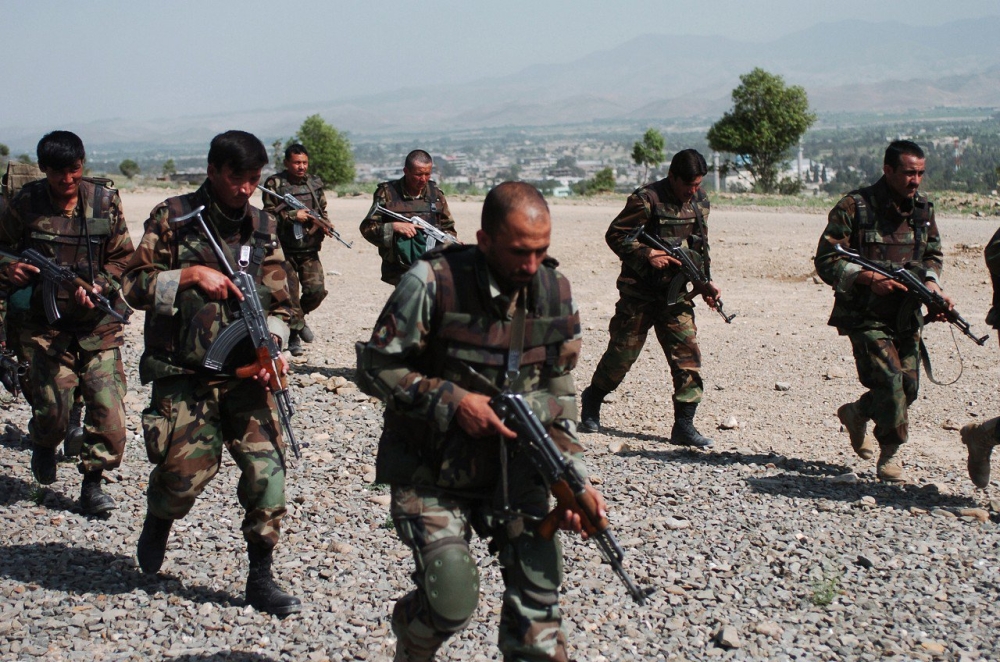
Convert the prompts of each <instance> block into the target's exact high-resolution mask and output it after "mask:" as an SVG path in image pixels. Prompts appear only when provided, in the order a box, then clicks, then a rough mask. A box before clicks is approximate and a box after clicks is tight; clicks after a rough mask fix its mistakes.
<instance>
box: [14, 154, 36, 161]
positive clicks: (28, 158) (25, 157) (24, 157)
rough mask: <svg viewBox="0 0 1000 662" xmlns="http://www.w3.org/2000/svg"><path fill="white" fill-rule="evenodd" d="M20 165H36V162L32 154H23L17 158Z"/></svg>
mask: <svg viewBox="0 0 1000 662" xmlns="http://www.w3.org/2000/svg"><path fill="white" fill-rule="evenodd" d="M17 160H18V162H19V163H34V162H35V160H34V159H33V158H31V154H21V155H20V156H18V157H17Z"/></svg>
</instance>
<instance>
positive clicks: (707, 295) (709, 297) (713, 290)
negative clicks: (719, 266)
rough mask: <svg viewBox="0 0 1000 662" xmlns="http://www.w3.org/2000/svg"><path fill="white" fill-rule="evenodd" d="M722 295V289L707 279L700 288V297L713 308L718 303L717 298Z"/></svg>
mask: <svg viewBox="0 0 1000 662" xmlns="http://www.w3.org/2000/svg"><path fill="white" fill-rule="evenodd" d="M721 297H722V290H720V289H719V286H718V285H716V284H715V283H713V282H711V281H709V282H708V283H706V284H705V286H704V287H703V288H702V293H701V298H702V299H704V300H705V303H707V304H708V305H709V307H711V308H715V306H717V305H718V303H719V299H720V298H721Z"/></svg>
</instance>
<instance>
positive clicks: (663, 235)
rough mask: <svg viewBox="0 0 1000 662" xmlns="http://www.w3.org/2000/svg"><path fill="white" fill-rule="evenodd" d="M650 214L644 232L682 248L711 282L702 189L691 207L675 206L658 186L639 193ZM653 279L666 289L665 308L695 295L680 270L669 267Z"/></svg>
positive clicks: (646, 188) (686, 300)
mask: <svg viewBox="0 0 1000 662" xmlns="http://www.w3.org/2000/svg"><path fill="white" fill-rule="evenodd" d="M639 195H640V197H642V198H643V199H644V200H645V201H646V204H647V205H648V206H649V210H650V220H649V222H648V223H647V224H646V232H649V233H650V234H653V235H655V236H656V237H657V238H658V239H659V240H660V241H662V242H663V243H665V244H670V245H671V246H673V247H675V248H681V249H682V250H684V251H686V252H687V254H688V255H689V256H690V257H691V260H692V261H693V262H694V263H695V265H696V266H697V267H698V268H699V269H701V270H702V272H703V273H704V274H705V276H706V277H707V278H708V279H709V280H711V278H712V274H711V269H710V266H711V259H710V258H709V255H708V250H707V243H706V241H705V234H706V232H705V215H706V214H708V212H709V201H708V196H707V195H705V192H704V191H702V190H701V189H698V192H697V193H696V194H695V196H694V197H693V198H692V199H691V202H690V203H687V204H678V203H676V202H673V201H671V200H670V199H669V198H668V196H667V193H666V191H664V190H662V189H661V187H660V186H657V184H652V185H650V186H646V187H644V188H642V189H639ZM654 277H655V278H657V279H658V281H659V283H658V285H659V286H661V287H665V289H666V301H665V303H666V305H668V306H670V305H674V304H676V303H681V302H690V300H691V299H692V298H694V296H695V294H696V293H695V292H693V291H688V289H687V286H688V282H689V281H688V279H687V277H686V276H685V275H684V272H683V271H682V270H681V269H680V268H679V267H669V268H667V269H663V270H659V271H656V272H655V274H654Z"/></svg>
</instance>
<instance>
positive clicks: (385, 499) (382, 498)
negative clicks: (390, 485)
mask: <svg viewBox="0 0 1000 662" xmlns="http://www.w3.org/2000/svg"><path fill="white" fill-rule="evenodd" d="M368 500H369V501H371V502H372V503H377V504H378V505H380V506H388V505H389V504H390V503H392V495H391V494H375V495H372V496H370V497H368Z"/></svg>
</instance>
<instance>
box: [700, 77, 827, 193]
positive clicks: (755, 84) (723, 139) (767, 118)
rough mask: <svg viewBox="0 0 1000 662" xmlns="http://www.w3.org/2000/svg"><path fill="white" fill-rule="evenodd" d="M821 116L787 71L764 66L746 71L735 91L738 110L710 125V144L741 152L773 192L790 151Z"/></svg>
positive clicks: (719, 149) (759, 183) (761, 183)
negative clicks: (768, 69)
mask: <svg viewBox="0 0 1000 662" xmlns="http://www.w3.org/2000/svg"><path fill="white" fill-rule="evenodd" d="M815 121H816V115H815V114H814V113H812V112H810V111H809V100H808V98H807V97H806V91H805V90H804V89H803V88H802V87H801V86H800V85H792V86H791V87H786V86H785V80H784V79H783V78H782V77H781V76H776V75H774V74H770V73H768V72H766V71H764V70H763V69H761V68H759V67H758V68H756V69H754V70H753V71H751V72H750V73H748V74H744V75H742V76H740V86H739V87H737V88H736V89H734V90H733V109H732V110H730V111H729V112H727V113H726V114H725V115H723V116H722V119H720V120H719V121H718V122H716V123H715V124H713V125H712V127H711V128H710V129H709V130H708V136H707V137H708V144H709V146H710V147H711V148H712V149H714V150H715V151H717V152H729V153H730V154H735V155H737V156H738V157H740V159H741V161H743V162H745V164H746V167H747V169H748V170H749V171H750V174H751V175H752V176H753V178H754V181H755V183H756V188H759V189H760V190H761V191H763V192H764V193H772V192H774V191H775V189H776V188H777V185H778V168H779V167H780V165H781V162H782V161H783V160H784V159H785V158H786V154H787V152H788V150H789V149H790V148H791V147H792V146H793V145H795V144H796V143H798V141H799V138H801V137H802V134H804V133H805V132H806V129H808V128H809V127H810V126H812V124H813V122H815Z"/></svg>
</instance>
